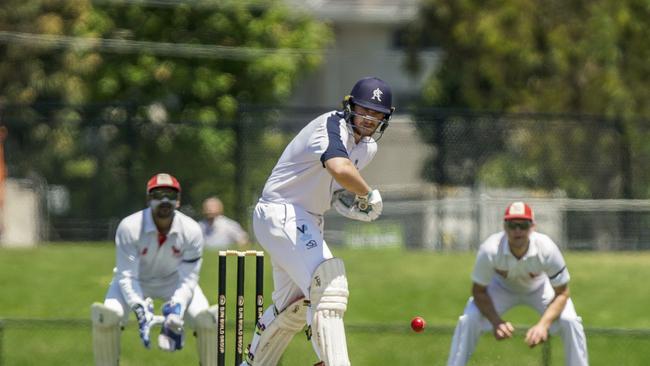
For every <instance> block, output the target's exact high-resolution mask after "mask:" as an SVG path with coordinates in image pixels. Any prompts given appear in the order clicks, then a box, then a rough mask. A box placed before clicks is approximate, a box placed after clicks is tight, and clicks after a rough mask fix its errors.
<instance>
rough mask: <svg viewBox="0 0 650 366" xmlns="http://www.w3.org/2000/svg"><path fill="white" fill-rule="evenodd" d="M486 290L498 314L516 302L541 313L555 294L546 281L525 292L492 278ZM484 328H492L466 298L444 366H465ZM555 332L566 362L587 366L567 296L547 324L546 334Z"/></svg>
mask: <svg viewBox="0 0 650 366" xmlns="http://www.w3.org/2000/svg"><path fill="white" fill-rule="evenodd" d="M487 290H488V294H489V295H490V298H491V299H492V302H493V303H494V308H495V309H496V311H497V313H498V314H499V315H501V314H503V313H505V312H506V311H508V310H509V309H510V308H512V307H514V306H517V305H527V306H530V307H532V308H533V309H535V310H536V311H537V312H538V313H539V314H540V315H541V314H542V313H543V312H544V310H546V308H547V306H548V304H549V303H550V302H551V301H552V300H553V298H554V296H555V291H554V290H553V287H552V286H551V284H550V283H549V282H548V281H546V283H545V285H544V286H542V287H540V288H539V289H537V290H535V291H533V292H531V293H528V294H517V293H513V292H510V291H508V290H506V289H504V288H503V287H501V286H500V285H498V284H497V283H496V282H494V281H492V282H491V283H490V284H489V285H488V288H487ZM486 331H492V324H491V323H490V322H489V321H488V320H487V319H486V318H485V317H484V316H483V314H481V312H480V310H479V309H478V307H477V306H476V304H474V299H473V298H472V297H470V299H469V300H468V301H467V306H466V307H465V311H464V312H463V315H462V316H461V317H460V318H459V319H458V324H457V325H456V330H455V332H454V337H453V339H452V343H451V351H450V354H449V360H448V361H447V365H448V366H461V365H465V364H466V363H467V361H468V360H469V358H470V356H471V355H472V353H473V352H474V349H475V348H476V344H477V343H478V340H479V337H480V335H481V333H483V332H486ZM558 332H559V333H560V337H562V342H563V343H564V360H565V363H566V365H568V366H583V365H585V366H586V365H589V360H588V356H587V340H586V337H585V332H584V329H583V327H582V319H581V318H580V317H579V316H578V315H577V314H576V310H575V307H574V306H573V302H572V301H571V299H570V298H569V300H568V301H567V303H566V306H565V307H564V310H563V311H562V313H561V314H560V317H559V318H558V319H556V320H555V322H553V325H551V329H550V333H551V334H557V333H558Z"/></svg>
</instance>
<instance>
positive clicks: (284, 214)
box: [253, 201, 332, 321]
mask: <svg viewBox="0 0 650 366" xmlns="http://www.w3.org/2000/svg"><path fill="white" fill-rule="evenodd" d="M253 230H254V232H255V236H256V237H257V241H258V242H259V243H260V245H261V246H262V247H263V248H264V250H266V252H267V253H268V254H269V255H270V257H271V265H272V267H273V288H274V289H273V294H272V295H271V297H272V299H273V303H274V304H275V307H276V308H277V309H278V310H279V311H282V310H284V309H285V308H286V307H287V306H289V305H290V304H292V303H293V302H294V301H296V300H297V299H299V298H301V297H304V298H305V299H309V287H310V286H311V279H312V275H313V274H314V271H315V270H316V268H317V267H318V266H319V265H320V264H321V263H322V262H323V261H325V260H326V259H330V258H332V253H331V252H330V250H329V247H328V246H327V243H325V240H324V239H323V218H322V216H319V215H314V214H310V213H308V212H307V211H305V210H304V209H302V208H301V207H299V206H295V205H290V204H279V203H268V202H262V201H260V202H258V203H257V206H255V211H254V212H253ZM308 317H310V315H309V314H308ZM308 320H309V319H307V321H308Z"/></svg>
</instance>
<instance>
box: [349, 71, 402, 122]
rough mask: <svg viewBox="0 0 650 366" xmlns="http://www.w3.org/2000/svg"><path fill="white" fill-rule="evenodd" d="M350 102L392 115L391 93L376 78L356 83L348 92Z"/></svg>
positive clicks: (382, 82) (386, 85)
mask: <svg viewBox="0 0 650 366" xmlns="http://www.w3.org/2000/svg"><path fill="white" fill-rule="evenodd" d="M350 102H351V103H352V104H358V105H360V106H362V107H364V108H368V109H372V110H373V111H378V112H381V113H384V114H387V115H390V114H391V113H393V109H394V108H393V105H392V102H393V93H392V92H391V90H390V87H389V86H388V84H386V83H385V82H384V81H383V80H381V79H379V78H376V77H368V78H363V79H361V80H359V81H357V83H356V84H354V87H353V88H352V91H351V92H350Z"/></svg>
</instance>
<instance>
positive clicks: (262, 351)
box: [248, 298, 307, 366]
mask: <svg viewBox="0 0 650 366" xmlns="http://www.w3.org/2000/svg"><path fill="white" fill-rule="evenodd" d="M306 319H307V306H306V305H305V300H304V299H302V298H300V299H298V300H296V301H294V302H293V303H292V304H291V305H289V306H288V307H287V308H286V309H284V310H283V311H282V312H280V313H278V312H277V309H276V308H275V306H274V305H271V306H269V307H268V308H267V309H266V311H265V312H264V314H262V318H260V320H259V322H258V323H257V327H256V328H255V335H254V336H253V340H252V342H251V344H250V346H249V347H248V364H249V365H254V366H275V365H277V364H278V361H279V360H280V356H282V353H284V350H285V349H286V348H287V346H288V345H289V343H290V342H291V339H292V338H293V336H294V335H295V334H296V333H298V332H299V331H300V330H301V329H302V328H303V327H304V326H305V324H306V322H307V321H306Z"/></svg>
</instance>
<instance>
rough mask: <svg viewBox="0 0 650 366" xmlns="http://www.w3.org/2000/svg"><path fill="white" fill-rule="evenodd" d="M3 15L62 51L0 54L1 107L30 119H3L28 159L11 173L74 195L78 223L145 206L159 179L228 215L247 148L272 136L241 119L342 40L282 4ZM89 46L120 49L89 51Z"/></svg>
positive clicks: (19, 48) (99, 6)
mask: <svg viewBox="0 0 650 366" xmlns="http://www.w3.org/2000/svg"><path fill="white" fill-rule="evenodd" d="M2 7H3V8H4V10H5V11H3V12H0V25H1V28H2V29H3V30H7V31H10V32H27V33H32V34H33V33H38V34H41V35H42V34H48V35H54V36H58V37H60V38H57V39H59V40H60V41H61V42H64V44H63V45H52V44H49V45H47V46H40V47H39V46H38V45H36V44H34V45H30V46H26V45H25V44H24V43H19V42H18V43H16V42H14V43H12V42H7V43H6V44H2V45H1V48H0V52H1V54H2V55H3V62H0V87H2V89H3V90H5V91H6V92H5V93H4V95H3V101H4V103H8V104H9V105H12V106H15V105H19V106H20V107H18V108H10V107H8V108H6V111H5V120H7V121H13V122H14V127H15V128H14V129H12V131H11V133H12V136H13V138H14V139H15V141H19V142H20V143H21V144H22V146H23V147H28V148H24V149H22V150H23V151H25V150H29V153H28V154H26V156H23V157H22V159H20V162H19V163H16V165H14V166H13V168H14V171H12V172H11V174H12V175H14V176H21V175H27V174H28V173H29V172H28V169H31V168H32V167H33V170H34V171H37V172H39V173H40V174H42V175H43V176H44V178H45V179H46V180H47V181H48V182H49V183H52V184H63V185H66V186H68V188H70V189H71V191H72V192H73V194H72V200H73V201H72V206H71V211H72V212H75V213H76V214H79V215H90V216H98V217H106V216H109V215H123V214H126V213H128V211H129V210H134V209H137V208H139V207H141V206H142V204H143V195H142V193H143V190H141V189H140V188H139V187H144V183H145V181H146V180H147V179H148V178H149V177H150V176H151V175H152V174H154V173H155V172H158V171H168V172H170V173H172V174H174V175H176V176H177V177H178V178H179V179H180V180H181V184H182V185H183V186H184V191H183V199H184V200H185V202H186V203H195V206H196V204H198V203H199V202H200V200H201V199H202V198H204V197H206V196H207V195H209V194H218V195H220V196H222V198H223V200H224V203H225V204H226V210H227V211H230V210H231V209H232V208H233V206H234V205H235V201H236V200H237V199H238V195H239V193H238V192H237V187H236V182H237V174H238V172H237V169H238V161H237V160H236V159H238V156H237V153H238V149H239V148H240V145H241V143H242V141H244V140H245V141H246V142H247V143H251V144H255V143H256V141H257V140H258V139H260V138H261V131H262V130H263V129H262V128H259V129H256V128H255V127H258V126H251V127H252V129H251V130H241V129H239V127H238V123H239V122H238V118H239V117H238V116H239V115H238V113H239V110H240V108H241V107H242V105H245V104H251V103H281V102H282V101H284V100H286V98H287V97H288V96H289V95H290V92H291V91H292V88H293V86H294V84H295V83H296V81H297V80H298V79H299V78H300V77H302V76H304V75H305V74H306V73H307V72H309V71H310V70H312V69H313V68H314V67H315V66H317V65H318V63H319V62H320V61H321V49H322V48H323V47H324V46H325V45H327V44H328V43H329V42H330V40H331V34H330V31H329V29H328V28H327V27H326V25H324V24H323V23H319V22H316V21H314V20H313V19H311V18H310V17H308V16H307V15H305V14H301V13H297V12H294V11H293V10H291V9H289V8H287V7H286V6H284V5H283V4H282V3H281V2H280V1H269V2H265V3H264V4H263V5H256V3H251V2H238V1H225V2H214V1H205V2H188V3H178V4H176V5H173V6H171V5H167V6H166V5H161V4H158V3H155V2H149V3H148V2H143V3H142V4H134V3H131V2H110V1H109V2H93V3H90V2H89V1H78V2H57V1H39V0H30V1H27V2H25V1H16V0H10V1H8V2H4V3H3V6H2ZM61 37H85V38H61ZM88 38H99V39H105V40H109V41H104V42H103V43H97V44H94V45H91V46H88V45H87V44H82V43H79V42H81V41H82V40H87V39H88ZM69 40H73V41H74V42H77V43H74V42H73V43H65V41H69ZM134 47H135V48H134ZM292 50H294V51H295V50H297V51H298V52H292ZM45 102H47V103H51V104H46V103H45ZM260 127H261V126H260ZM275 148H276V149H277V148H278V147H275ZM14 161H16V160H14Z"/></svg>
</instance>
